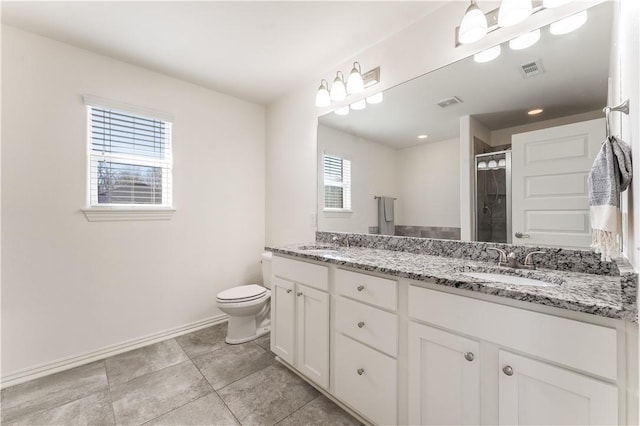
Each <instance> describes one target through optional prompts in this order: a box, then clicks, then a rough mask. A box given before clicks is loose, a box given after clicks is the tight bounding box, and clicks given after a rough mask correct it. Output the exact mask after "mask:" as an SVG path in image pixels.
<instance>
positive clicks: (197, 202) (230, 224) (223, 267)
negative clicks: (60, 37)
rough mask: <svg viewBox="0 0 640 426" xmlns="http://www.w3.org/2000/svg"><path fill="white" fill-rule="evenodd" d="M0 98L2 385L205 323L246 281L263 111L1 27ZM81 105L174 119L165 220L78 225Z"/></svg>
mask: <svg viewBox="0 0 640 426" xmlns="http://www.w3.org/2000/svg"><path fill="white" fill-rule="evenodd" d="M2 89H3V91H2V264H3V269H2V373H3V377H6V376H7V375H9V374H11V373H15V372H16V371H18V370H21V369H25V368H27V367H33V366H35V365H37V364H47V363H50V362H52V361H55V360H61V359H67V358H69V357H71V356H75V355H82V354H86V353H87V352H89V351H94V350H98V349H100V348H104V347H107V346H111V345H115V344H119V343H122V342H125V341H128V340H130V339H137V338H140V337H141V336H146V335H151V334H154V333H159V332H162V331H165V330H169V329H173V328H176V327H181V326H185V325H188V324H192V323H194V322H197V321H201V320H204V319H207V318H211V317H216V316H219V315H221V314H222V313H221V312H220V311H219V310H218V309H217V308H216V306H215V297H216V293H217V292H219V291H220V290H222V289H225V288H229V287H231V286H234V285H238V284H247V283H250V282H255V281H256V280H259V277H260V264H259V261H260V253H261V251H262V249H263V243H264V239H265V235H264V215H265V187H264V180H263V179H264V175H265V163H264V160H265V148H264V140H265V110H264V107H262V106H258V105H254V104H251V103H248V102H245V101H241V100H238V99H235V98H232V97H229V96H226V95H222V94H218V93H216V92H213V91H210V90H207V89H204V88H201V87H199V86H195V85H193V84H188V83H185V82H182V81H179V80H176V79H173V78H169V77H166V76H163V75H160V74H157V73H153V72H150V71H147V70H144V69H141V68H138V67H134V66H131V65H128V64H125V63H122V62H118V61H115V60H113V59H110V58H107V57H104V56H100V55H97V54H94V53H90V52H88V51H84V50H81V49H77V48H74V47H71V46H68V45H65V44H62V43H59V42H55V41H53V40H50V39H46V38H43V37H40V36H36V35H33V34H30V33H26V32H23V31H20V30H17V29H14V28H11V27H3V29H2ZM83 94H93V95H96V96H102V97H106V98H110V99H113V100H117V101H121V102H126V103H129V104H134V105H139V106H144V107H147V108H152V109H156V110H162V111H166V112H168V113H170V114H172V115H173V116H174V118H175V121H174V125H173V141H174V188H175V190H174V202H175V207H176V209H177V212H176V213H175V215H174V217H173V219H172V220H171V221H166V222H157V221H153V222H106V223H104V222H103V223H96V222H88V221H87V220H86V219H85V217H84V215H83V213H82V212H81V210H80V209H82V208H84V207H85V200H86V193H85V191H86V183H85V178H86V167H87V165H86V150H87V140H86V109H85V106H84V104H83V101H82V95H83ZM287 121H288V120H287ZM314 134H315V129H313V131H311V130H310V131H309V134H308V135H307V137H306V138H303V139H306V140H310V139H311V138H312V137H313V135H314ZM312 158H313V157H312V156H309V159H305V158H301V160H300V162H301V163H304V162H305V161H307V160H311V159H312ZM313 164H314V163H313V161H311V163H310V165H308V167H309V168H311V169H314V170H315V166H313ZM301 183H303V184H305V183H307V182H304V181H302V182H301ZM313 187H314V186H313V184H312V185H309V186H308V188H310V189H313ZM312 192H314V194H315V191H312ZM314 197H315V195H314Z"/></svg>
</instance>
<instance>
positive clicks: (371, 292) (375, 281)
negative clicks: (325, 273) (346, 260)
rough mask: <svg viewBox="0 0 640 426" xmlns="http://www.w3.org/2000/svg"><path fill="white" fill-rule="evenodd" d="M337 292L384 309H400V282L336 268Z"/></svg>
mask: <svg viewBox="0 0 640 426" xmlns="http://www.w3.org/2000/svg"><path fill="white" fill-rule="evenodd" d="M335 282H336V284H335V291H336V293H337V294H341V295H343V296H347V297H351V298H353V299H356V300H359V301H361V302H365V303H370V304H372V305H375V306H379V307H381V308H384V309H389V310H391V311H395V310H397V309H398V282H397V281H394V280H390V279H386V278H380V277H374V276H372V275H367V274H361V273H358V272H352V271H346V270H344V269H337V270H336V280H335Z"/></svg>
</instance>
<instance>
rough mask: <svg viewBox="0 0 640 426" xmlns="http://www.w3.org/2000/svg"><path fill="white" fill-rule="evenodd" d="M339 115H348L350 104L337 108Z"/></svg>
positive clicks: (336, 111)
mask: <svg viewBox="0 0 640 426" xmlns="http://www.w3.org/2000/svg"><path fill="white" fill-rule="evenodd" d="M334 112H335V113H336V114H337V115H347V114H349V105H347V106H345V107H342V108H338V109H337V110H335V111H334Z"/></svg>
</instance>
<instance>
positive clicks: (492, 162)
mask: <svg viewBox="0 0 640 426" xmlns="http://www.w3.org/2000/svg"><path fill="white" fill-rule="evenodd" d="M487 167H488V168H490V169H497V168H498V162H497V161H496V160H489V163H488V164H487Z"/></svg>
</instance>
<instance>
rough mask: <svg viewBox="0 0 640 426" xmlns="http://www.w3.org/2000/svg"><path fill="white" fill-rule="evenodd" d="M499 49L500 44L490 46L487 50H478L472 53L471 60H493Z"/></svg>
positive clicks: (498, 54)
mask: <svg viewBox="0 0 640 426" xmlns="http://www.w3.org/2000/svg"><path fill="white" fill-rule="evenodd" d="M501 50H502V49H501V48H500V45H497V46H493V47H490V48H489V49H487V50H483V51H482V52H478V53H476V54H475V55H473V60H474V61H476V62H478V63H480V64H483V63H485V62H489V61H493V60H494V59H495V58H497V57H498V56H500V52H501Z"/></svg>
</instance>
